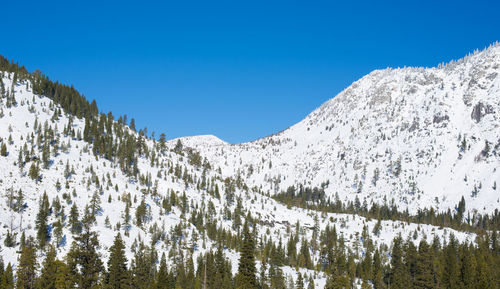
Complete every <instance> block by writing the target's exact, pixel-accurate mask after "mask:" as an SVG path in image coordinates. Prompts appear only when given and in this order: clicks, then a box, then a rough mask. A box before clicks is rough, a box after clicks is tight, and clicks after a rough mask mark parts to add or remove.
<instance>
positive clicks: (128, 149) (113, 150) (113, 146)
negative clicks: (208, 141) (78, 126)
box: [0, 56, 164, 177]
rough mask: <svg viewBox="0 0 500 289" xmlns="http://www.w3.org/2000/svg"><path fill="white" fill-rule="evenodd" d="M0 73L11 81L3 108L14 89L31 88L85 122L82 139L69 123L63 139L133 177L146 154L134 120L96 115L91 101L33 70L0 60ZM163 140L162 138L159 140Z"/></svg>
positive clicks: (142, 133) (57, 112) (142, 134)
mask: <svg viewBox="0 0 500 289" xmlns="http://www.w3.org/2000/svg"><path fill="white" fill-rule="evenodd" d="M0 71H4V72H7V73H9V77H11V79H12V84H13V85H12V87H11V88H10V89H9V88H7V89H6V88H5V87H4V85H3V82H1V81H0V82H1V84H2V89H1V90H2V97H5V98H6V99H7V104H8V105H7V106H8V107H9V106H11V105H16V104H17V102H16V100H15V96H14V86H15V85H18V84H23V83H24V84H25V85H26V89H28V88H29V85H30V84H31V89H32V91H33V93H34V94H36V95H40V96H46V97H48V98H49V99H51V100H52V101H53V102H54V104H56V105H59V106H60V107H61V108H62V110H63V111H64V112H65V113H67V114H68V115H70V116H72V117H73V116H74V117H77V118H83V119H85V128H84V131H83V136H82V135H81V132H80V133H78V132H75V131H72V129H71V126H72V121H70V123H69V124H68V129H67V130H65V133H66V135H71V136H72V137H73V138H76V139H79V140H81V139H83V140H85V141H87V142H88V143H90V144H92V145H93V146H92V151H93V153H94V154H95V155H99V156H102V157H105V158H106V159H108V160H116V161H117V162H118V163H119V164H120V168H121V169H122V170H123V171H124V172H125V173H127V174H128V175H130V176H134V177H137V175H138V172H139V170H138V168H137V158H138V157H139V156H141V155H142V154H144V153H146V152H145V150H147V146H146V145H145V139H147V138H148V136H147V129H146V128H144V129H141V130H139V131H138V134H136V133H135V132H136V128H135V120H134V119H133V118H132V119H131V120H130V122H128V119H127V116H126V115H124V116H120V117H119V118H118V119H117V120H115V118H114V116H113V114H112V113H111V112H109V113H108V114H104V113H100V112H99V109H98V107H97V103H96V102H95V100H93V101H92V102H89V101H88V100H87V99H86V98H85V97H84V96H83V95H81V94H80V93H79V92H78V91H77V90H76V89H75V88H73V86H68V85H65V84H61V83H59V82H57V81H56V82H54V81H52V80H50V79H49V78H48V77H47V76H46V75H44V74H43V73H41V72H40V71H39V70H36V71H34V72H32V73H30V72H28V71H27V69H26V68H25V67H24V66H21V65H19V64H17V63H14V62H11V61H9V60H7V59H6V58H5V57H3V56H0ZM60 115H61V112H60V110H58V109H55V111H54V117H53V119H58V117H59V116H60ZM163 140H164V138H163Z"/></svg>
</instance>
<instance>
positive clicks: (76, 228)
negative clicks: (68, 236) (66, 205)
mask: <svg viewBox="0 0 500 289" xmlns="http://www.w3.org/2000/svg"><path fill="white" fill-rule="evenodd" d="M78 218H79V213H78V207H77V206H76V203H73V206H71V210H70V211H69V220H68V222H69V226H70V231H71V233H72V234H73V235H75V234H79V233H80V232H81V231H82V223H81V222H80V220H79V219H78Z"/></svg>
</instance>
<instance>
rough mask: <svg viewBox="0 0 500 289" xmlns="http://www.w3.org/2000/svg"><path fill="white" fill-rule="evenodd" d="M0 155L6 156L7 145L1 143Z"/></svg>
mask: <svg viewBox="0 0 500 289" xmlns="http://www.w3.org/2000/svg"><path fill="white" fill-rule="evenodd" d="M0 155H2V156H3V157H6V156H7V145H5V143H2V148H1V149H0Z"/></svg>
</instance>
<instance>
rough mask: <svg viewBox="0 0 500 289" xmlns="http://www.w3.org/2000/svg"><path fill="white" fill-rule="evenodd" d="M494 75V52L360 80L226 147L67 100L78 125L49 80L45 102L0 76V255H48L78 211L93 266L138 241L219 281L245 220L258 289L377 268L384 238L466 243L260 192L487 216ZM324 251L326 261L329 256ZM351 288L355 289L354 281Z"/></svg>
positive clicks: (135, 248) (444, 231) (12, 258)
mask: <svg viewBox="0 0 500 289" xmlns="http://www.w3.org/2000/svg"><path fill="white" fill-rule="evenodd" d="M499 73H500V46H494V47H491V48H489V49H488V50H486V51H483V52H481V53H477V54H475V55H473V56H470V57H466V58H464V59H463V60H460V61H458V62H454V63H450V64H448V65H446V66H444V67H440V68H433V69H420V68H407V69H397V70H392V69H388V70H382V71H374V72H373V73H371V74H369V75H367V76H366V77H364V78H363V79H361V80H359V81H357V82H356V83H354V84H353V85H352V86H350V87H349V88H347V89H346V90H344V91H343V92H342V93H340V94H339V95H338V96H336V97H335V98H333V99H332V100H330V101H328V102H326V103H325V104H323V105H322V106H321V107H320V108H318V109H317V110H315V111H314V112H313V113H311V114H310V115H309V116H308V117H307V118H306V119H304V120H303V121H302V122H300V123H298V124H296V125H294V126H292V127H291V128H289V129H287V130H285V131H283V132H281V133H279V134H277V135H273V136H270V137H266V138H263V139H260V140H257V141H254V142H251V143H245V144H239V145H230V144H228V143H226V142H224V141H222V140H220V139H218V138H217V137H215V136H195V137H186V138H181V139H175V140H171V141H167V142H164V141H163V140H162V139H160V140H155V139H152V138H149V137H147V135H145V133H144V131H142V130H139V131H136V129H135V128H134V127H132V125H130V126H129V125H128V124H127V121H126V120H123V119H122V118H121V117H120V118H119V119H118V120H115V119H114V117H113V115H112V114H111V113H108V114H107V115H106V114H104V113H99V112H98V111H97V107H96V105H95V103H92V104H91V105H90V106H89V107H90V109H88V111H85V112H83V111H84V110H86V109H87V108H86V107H84V108H82V109H81V111H79V110H78V108H75V106H71V108H72V109H73V108H75V109H74V110H73V111H76V112H77V113H80V114H81V115H86V117H78V116H76V115H75V114H76V113H75V114H71V113H69V112H67V111H66V110H67V109H66V108H64V107H63V105H61V103H63V104H64V105H67V103H65V102H63V101H61V100H60V99H63V98H58V100H57V101H56V100H55V99H56V98H57V97H60V95H58V93H62V92H60V91H58V90H57V89H59V88H60V87H57V86H55V87H57V89H55V92H54V95H55V96H54V97H52V98H50V97H47V96H45V95H40V94H38V93H36V91H38V90H39V89H40V88H39V87H40V86H42V84H40V83H43V82H42V80H43V79H42V80H40V79H41V78H40V77H38V76H36V74H30V75H28V76H25V78H20V75H18V74H16V73H13V72H6V71H2V72H0V79H1V83H0V84H1V95H0V148H1V149H0V153H1V156H0V200H1V202H0V252H1V257H2V258H1V259H2V260H3V262H4V263H5V264H7V263H11V264H13V265H14V270H16V268H17V266H18V263H19V252H20V251H21V250H22V247H23V246H24V241H25V240H26V239H30V238H33V239H34V240H35V239H36V240H37V241H36V242H37V250H36V255H37V259H38V261H39V262H41V261H43V260H44V259H45V257H46V255H47V248H48V247H49V246H53V247H54V248H56V252H57V257H58V258H59V259H61V260H62V259H64V258H65V256H67V254H68V252H71V250H74V249H75V248H74V247H75V246H72V243H73V241H75V240H76V239H77V237H78V236H79V234H80V233H79V231H78V229H75V226H76V227H78V226H79V225H80V226H81V223H83V219H84V218H82V216H84V215H85V216H92V217H93V218H95V221H94V220H93V221H92V222H91V226H92V230H93V231H95V232H97V235H98V237H99V244H100V245H99V246H97V247H96V248H97V251H98V253H99V256H100V257H101V258H102V260H103V262H104V264H105V265H106V262H105V260H107V259H108V257H109V255H110V253H109V250H110V248H111V247H112V245H113V240H114V238H115V236H116V235H117V234H118V233H120V234H121V236H122V238H123V240H124V243H125V252H126V257H127V259H128V260H130V262H129V264H130V268H131V270H132V268H134V266H137V260H136V259H137V256H138V255H140V254H141V252H142V253H144V252H143V251H141V250H144V248H146V247H148V246H150V247H151V249H152V250H151V251H152V252H155V254H156V255H154V254H152V255H154V256H155V258H154V263H153V266H154V267H155V268H156V266H157V265H158V264H159V262H160V261H159V259H160V257H161V256H162V254H163V253H165V255H166V258H167V264H168V267H169V270H172V271H175V272H176V274H180V273H179V271H180V269H179V268H181V267H182V266H186V267H188V266H189V265H184V264H191V267H193V270H194V268H196V266H197V265H196V264H197V263H199V262H202V261H203V260H202V258H200V259H198V257H200V256H202V255H203V254H206V253H208V252H209V251H213V252H215V251H217V250H218V249H220V250H223V253H224V256H225V257H226V258H227V260H229V261H230V262H231V269H230V270H231V271H232V273H233V274H235V273H236V272H237V270H238V260H239V258H240V253H239V252H240V250H241V247H242V246H241V240H242V238H243V237H242V230H243V227H244V224H245V223H249V224H250V226H251V227H252V230H253V232H254V235H253V237H254V238H255V243H256V249H255V255H256V256H257V257H256V260H257V267H258V268H259V269H258V270H261V268H262V267H261V264H263V263H264V264H268V265H269V264H270V267H267V268H268V269H266V270H267V271H266V270H263V273H262V274H263V276H264V277H263V278H261V279H260V280H263V281H261V282H268V281H266V280H267V279H266V278H265V276H269V280H270V281H269V283H270V284H274V283H273V282H275V281H273V279H272V278H275V277H276V276H278V277H279V276H281V275H280V274H282V275H283V276H284V277H285V279H284V280H288V282H289V283H290V284H291V283H294V282H297V278H298V276H300V277H301V278H302V276H303V277H304V279H305V280H306V281H305V283H308V284H312V283H311V282H313V281H314V284H315V287H316V288H323V287H324V285H325V282H326V281H327V276H328V274H329V272H330V271H329V270H330V269H329V268H330V266H333V264H337V263H338V262H340V261H338V260H340V259H341V258H344V257H345V258H344V259H346V260H347V259H348V260H350V262H351V263H352V264H354V262H361V261H362V260H367V259H368V258H371V256H374V255H375V254H379V253H380V255H381V256H382V260H383V262H384V264H388V262H389V260H390V256H391V253H390V251H391V245H392V242H393V239H394V238H395V237H397V236H399V235H400V236H401V237H402V239H403V240H407V242H408V243H412V244H415V245H417V244H419V243H420V242H421V241H426V242H429V243H430V242H431V241H432V240H434V241H436V240H437V242H443V241H445V240H448V238H450V237H451V236H452V235H453V236H454V237H455V238H456V239H457V240H458V241H459V242H460V243H463V242H467V243H474V242H476V237H477V235H476V232H471V231H466V230H464V231H457V230H455V229H457V227H454V228H455V229H452V228H450V227H451V226H448V225H444V226H433V225H430V224H422V223H420V224H418V223H412V222H409V221H408V220H406V219H403V218H400V219H399V220H397V218H392V219H391V218H386V219H383V218H382V217H380V216H379V217H378V220H377V217H370V216H360V215H356V214H351V213H345V214H344V213H342V214H340V213H332V212H328V211H326V210H323V211H322V210H313V209H304V208H299V207H295V206H290V205H286V204H284V203H280V202H279V201H277V200H276V199H274V198H273V195H274V194H275V193H278V192H280V191H282V190H286V189H287V187H288V186H291V185H298V184H302V185H305V186H310V187H315V186H320V185H321V184H324V187H325V189H326V192H327V194H328V195H329V196H332V197H334V196H335V194H336V193H338V195H339V196H340V198H341V199H342V200H346V199H347V200H353V199H354V198H355V197H356V196H358V198H359V199H361V200H362V201H366V202H368V203H371V202H372V201H373V202H380V203H382V202H383V200H384V197H386V198H387V200H388V201H390V200H391V199H392V198H394V199H395V201H396V205H397V206H398V209H400V210H401V211H403V210H404V209H406V207H408V208H409V209H410V210H411V211H414V210H415V209H416V208H418V207H420V206H426V207H429V206H433V207H435V208H439V209H447V208H450V207H454V206H455V205H456V204H457V203H458V202H459V201H460V198H461V197H462V195H463V196H465V199H466V203H467V209H468V210H472V209H477V210H478V211H486V212H491V211H492V210H494V209H496V208H498V207H499V203H498V200H499V198H500V195H499V194H498V191H497V190H496V182H495V181H500V175H499V172H497V171H496V167H498V165H499V157H500V156H498V154H497V152H496V150H497V149H498V146H500V142H499V141H500V136H499V135H498V133H497V132H498V131H499V130H498V128H497V126H498V117H499V116H498V108H499V106H500V98H499V97H500V77H498V74H499ZM49 88H50V87H49ZM47 90H48V91H50V89H47ZM58 102H59V103H58ZM485 144H488V145H487V147H489V149H486V150H485V146H486V145H485ZM193 148H194V150H193ZM377 171H378V173H375V172H377ZM374 174H378V179H377V180H375V178H374ZM326 183H327V185H326ZM474 188H475V189H474ZM473 192H474V193H473ZM381 218H382V219H381ZM459 223H460V222H459ZM447 226H448V227H447ZM332 232H334V233H332ZM330 235H334V236H335V240H334V241H332V240H329V238H330V237H329V236H330ZM337 237H338V238H337ZM327 239H328V240H327ZM337 243H338V245H337ZM333 244H335V245H333ZM332 246H334V247H335V250H336V254H340V256H341V257H338V256H337V257H335V258H337V259H335V260H336V261H335V262H333V261H331V258H332V257H331V254H332V250H333V249H332V248H333V247H332ZM375 251H376V253H375ZM285 252H286V253H285ZM339 252H340V253H339ZM343 254H345V255H343ZM308 255H309V257H304V256H308ZM276 256H277V257H276ZM342 256H343V257H342ZM328 258H330V259H328ZM309 259H310V260H309ZM327 259H328V260H327ZM191 260H192V261H193V262H194V264H193V262H192V263H190V262H191ZM370 260H371V259H370ZM344 261H345V260H344ZM344 261H343V262H344ZM370 262H371V261H370ZM275 266H276V267H277V268H279V270H278V272H279V273H276V268H275ZM339 266H340V265H339ZM353 266H355V265H353ZM182 268H183V267H182ZM188 269H189V268H187V269H186V270H188ZM355 269H356V268H354V269H352V266H351V268H350V270H351V272H352V271H353V270H354V271H355ZM343 270H345V268H344V269H343ZM182 272H184V271H182ZM297 272H300V273H301V274H297ZM186 274H187V273H186ZM198 274H201V273H199V271H198ZM342 274H344V273H342ZM345 274H347V273H345ZM278 277H276V278H278ZM177 278H179V279H181V278H180V277H177ZM278 279H279V278H278ZM278 279H277V280H278ZM276 282H277V281H276ZM352 282H356V284H357V285H356V286H358V285H359V286H360V284H361V279H360V277H359V276H357V275H356V276H354V277H353V278H352ZM287 287H288V288H292V287H293V286H287Z"/></svg>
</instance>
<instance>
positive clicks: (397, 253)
mask: <svg viewBox="0 0 500 289" xmlns="http://www.w3.org/2000/svg"><path fill="white" fill-rule="evenodd" d="M402 243H403V240H402V239H401V237H400V236H398V237H396V238H395V239H394V241H393V244H392V254H391V276H390V282H391V283H390V287H391V288H394V289H407V288H409V287H410V277H409V270H408V268H407V266H406V264H405V262H404V259H403V257H404V256H403V246H402Z"/></svg>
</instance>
